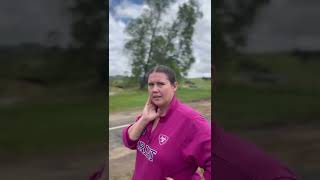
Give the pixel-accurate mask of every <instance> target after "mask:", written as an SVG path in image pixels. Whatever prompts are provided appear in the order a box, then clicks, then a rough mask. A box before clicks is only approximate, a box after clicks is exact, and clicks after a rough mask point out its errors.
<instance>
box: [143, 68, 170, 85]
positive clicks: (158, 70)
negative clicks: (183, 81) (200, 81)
mask: <svg viewBox="0 0 320 180" xmlns="http://www.w3.org/2000/svg"><path fill="white" fill-rule="evenodd" d="M154 72H158V73H164V74H166V75H167V77H168V80H169V81H170V83H171V84H174V83H175V82H176V73H175V72H174V71H173V70H172V69H171V68H170V67H168V66H165V65H156V66H155V67H153V68H151V69H150V70H149V72H148V73H147V74H146V81H148V78H149V75H150V74H151V73H154Z"/></svg>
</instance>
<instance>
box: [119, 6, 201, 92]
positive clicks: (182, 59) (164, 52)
mask: <svg viewBox="0 0 320 180" xmlns="http://www.w3.org/2000/svg"><path fill="white" fill-rule="evenodd" d="M173 2H174V0H146V4H147V5H148V7H149V8H148V9H145V10H144V12H143V13H142V15H141V16H139V17H137V18H136V19H132V20H131V21H130V22H129V23H128V26H127V27H126V29H125V32H126V33H127V34H128V35H129V36H130V37H131V38H130V39H129V40H128V41H127V42H126V44H125V50H126V52H128V54H129V55H130V60H131V66H132V75H133V78H134V79H135V80H136V81H138V82H140V88H144V86H145V84H146V82H145V79H144V77H145V75H146V73H147V72H148V70H149V69H150V68H151V67H153V66H155V65H156V64H163V65H167V66H169V67H171V68H172V69H174V70H175V71H176V72H177V76H178V78H179V79H180V78H181V77H182V76H185V75H187V72H188V70H189V69H190V67H191V65H192V64H193V63H194V62H195V58H194V56H193V52H192V37H193V33H194V25H195V23H196V22H197V19H198V18H200V17H201V16H202V13H201V12H200V10H199V7H198V5H197V4H196V1H194V0H189V1H188V2H187V3H184V4H182V5H181V6H180V7H179V10H178V13H177V17H176V18H175V19H174V20H173V22H171V23H169V22H167V23H164V22H163V21H162V18H163V16H162V15H163V13H165V11H166V10H167V9H168V7H169V6H170V4H171V3H173Z"/></svg>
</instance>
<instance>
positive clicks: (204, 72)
mask: <svg viewBox="0 0 320 180" xmlns="http://www.w3.org/2000/svg"><path fill="white" fill-rule="evenodd" d="M184 2H187V0H178V1H176V3H174V4H173V5H172V6H171V7H170V8H169V9H168V11H167V12H166V13H165V16H164V22H172V19H173V18H175V16H176V13H177V11H178V8H179V5H181V4H182V3H184ZM198 2H199V5H200V9H201V11H202V12H203V17H202V19H199V20H198V22H197V23H196V25H195V32H194V37H193V52H194V56H195V58H196V62H195V63H194V64H193V65H192V67H191V69H190V71H189V73H188V76H189V77H202V76H211V1H210V0H199V1H198ZM143 8H146V5H145V4H139V5H138V4H134V3H133V2H131V1H128V0H124V1H123V2H121V3H119V4H118V5H116V6H115V7H113V13H109V65H110V66H109V67H110V69H109V70H110V73H109V74H110V75H115V74H123V72H124V71H127V72H131V70H130V69H131V68H130V65H129V60H128V58H127V57H126V56H125V55H124V54H123V53H124V52H123V50H122V49H123V45H124V39H125V34H124V32H123V30H124V29H125V26H126V24H125V22H126V21H125V20H126V19H128V18H136V17H138V16H139V15H140V14H141V13H142V9H143ZM111 26H113V27H111Z"/></svg>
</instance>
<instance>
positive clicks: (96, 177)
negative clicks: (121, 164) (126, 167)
mask: <svg viewBox="0 0 320 180" xmlns="http://www.w3.org/2000/svg"><path fill="white" fill-rule="evenodd" d="M104 168H105V165H103V166H102V167H101V168H100V169H99V170H97V171H96V172H94V173H93V174H92V175H90V176H89V178H88V180H102V177H103V175H104Z"/></svg>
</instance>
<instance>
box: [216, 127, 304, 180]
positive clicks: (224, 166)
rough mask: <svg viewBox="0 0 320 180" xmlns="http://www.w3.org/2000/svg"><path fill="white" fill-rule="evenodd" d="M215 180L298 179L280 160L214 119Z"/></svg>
mask: <svg viewBox="0 0 320 180" xmlns="http://www.w3.org/2000/svg"><path fill="white" fill-rule="evenodd" d="M212 123H213V129H212V132H213V147H212V149H213V161H212V162H213V167H212V171H213V174H212V175H213V179H219V180H230V179H237V180H298V178H297V176H296V175H295V174H294V173H293V172H292V171H290V170H289V169H288V168H287V167H285V166H284V165H282V164H281V163H280V162H279V161H277V160H275V159H273V158H272V157H270V156H269V155H267V154H266V153H264V152H263V151H261V150H260V149H258V148H257V147H256V146H254V145H253V144H250V143H249V142H246V141H244V140H242V139H240V138H238V137H236V136H234V135H231V134H229V133H226V132H224V131H223V130H222V129H221V128H219V127H216V124H215V122H214V121H213V122H212Z"/></svg>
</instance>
